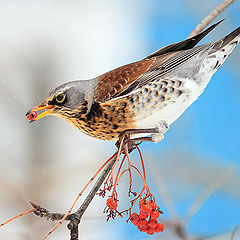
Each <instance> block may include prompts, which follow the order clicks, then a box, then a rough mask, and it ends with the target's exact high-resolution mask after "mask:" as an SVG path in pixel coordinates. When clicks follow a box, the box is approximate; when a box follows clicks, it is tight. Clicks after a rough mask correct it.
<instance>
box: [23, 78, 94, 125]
mask: <svg viewBox="0 0 240 240" xmlns="http://www.w3.org/2000/svg"><path fill="white" fill-rule="evenodd" d="M93 92H94V81H93V80H84V81H72V82H69V83H64V84H62V85H60V86H58V87H57V88H55V89H53V90H52V91H51V92H49V94H48V95H47V97H46V98H44V99H43V100H42V102H41V104H40V105H39V106H36V107H34V108H32V109H30V110H29V111H28V112H27V113H26V116H27V118H28V120H29V121H30V122H34V121H36V120H39V119H41V118H43V117H45V116H47V115H55V116H58V117H60V118H63V119H65V120H68V119H69V118H73V117H76V116H77V117H80V116H81V114H87V113H88V112H89V111H90V109H91V106H92V103H93V99H94V97H93ZM41 110H42V111H43V112H41V113H40V114H38V113H37V111H41Z"/></svg>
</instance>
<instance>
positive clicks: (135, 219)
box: [130, 213, 140, 226]
mask: <svg viewBox="0 0 240 240" xmlns="http://www.w3.org/2000/svg"><path fill="white" fill-rule="evenodd" d="M139 220H140V218H139V215H138V214H137V213H132V214H131V215H130V221H131V223H132V224H133V225H135V226H138V223H139Z"/></svg>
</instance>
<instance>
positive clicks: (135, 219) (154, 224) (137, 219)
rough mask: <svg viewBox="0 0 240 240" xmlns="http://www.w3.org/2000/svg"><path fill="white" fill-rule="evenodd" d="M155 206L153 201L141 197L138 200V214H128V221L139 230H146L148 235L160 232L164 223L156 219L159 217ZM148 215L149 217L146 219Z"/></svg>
mask: <svg viewBox="0 0 240 240" xmlns="http://www.w3.org/2000/svg"><path fill="white" fill-rule="evenodd" d="M157 208H158V206H157V204H156V203H155V202H152V201H147V200H144V199H141V200H139V209H140V214H139V215H138V214H137V213H132V214H131V215H130V221H131V222H132V224H134V225H135V226H137V227H138V229H139V230H140V231H141V232H146V233H147V234H149V235H152V234H154V233H156V232H161V231H163V229H164V225H163V224H162V223H159V222H158V221H157V218H158V217H159V210H158V209H157ZM148 217H149V219H148V220H147V218H148Z"/></svg>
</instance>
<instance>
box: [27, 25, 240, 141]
mask: <svg viewBox="0 0 240 240" xmlns="http://www.w3.org/2000/svg"><path fill="white" fill-rule="evenodd" d="M222 21H223V20H221V21H219V22H217V23H215V24H213V25H212V26H210V27H209V28H207V29H206V30H205V31H203V32H202V33H200V34H198V35H196V36H193V37H191V38H188V39H186V40H183V41H181V42H177V43H174V44H171V45H168V46H166V47H163V48H161V49H159V50H157V51H156V52H154V53H152V54H151V55H149V56H147V57H145V58H144V59H142V60H139V61H136V62H133V63H130V64H127V65H124V66H121V67H119V68H116V69H114V70H111V71H108V72H107V73H105V74H103V75H100V76H98V77H96V78H93V79H89V80H76V81H71V82H67V83H64V84H61V85H60V86H58V87H56V88H55V89H53V90H52V91H50V92H49V94H48V95H47V97H45V98H44V99H43V100H42V102H41V103H40V105H38V106H36V107H33V108H32V109H30V110H29V111H28V112H27V114H26V115H27V118H28V119H29V120H30V122H34V121H36V120H39V119H41V118H43V117H45V116H47V115H54V116H57V117H59V118H61V119H64V120H66V121H67V122H69V123H71V124H72V125H73V126H74V127H76V128H77V129H79V130H80V131H82V132H84V133H85V134H87V135H89V136H92V137H95V138H98V139H101V140H109V141H111V140H112V141H116V140H118V139H119V136H121V134H122V133H125V132H128V134H129V135H130V138H131V139H133V140H139V141H140V140H141V141H152V142H155V143H157V142H159V141H161V140H162V139H163V138H164V133H165V132H166V131H168V129H169V126H170V125H171V124H172V123H173V122H175V121H176V120H177V119H178V118H179V117H180V116H181V115H182V114H183V113H184V111H185V110H186V109H187V108H188V107H189V106H190V105H191V104H192V103H193V102H195V101H196V100H197V99H198V97H199V96H200V95H201V94H202V93H203V92H204V90H205V88H206V87H207V85H208V83H209V81H210V80H211V78H212V76H213V74H214V73H215V72H216V71H217V70H218V69H219V67H220V66H221V65H222V64H223V62H224V61H225V60H226V59H227V57H228V56H229V55H230V54H231V52H232V51H233V50H234V48H235V47H236V46H237V44H238V42H239V40H240V27H238V28H236V29H235V30H234V31H232V32H231V33H229V34H228V35H227V36H225V37H223V38H222V39H220V40H217V41H214V42H211V43H207V44H204V45H200V46H196V45H197V44H198V43H199V42H200V41H201V40H202V39H203V38H204V37H205V36H206V35H207V34H208V33H209V32H211V31H212V30H213V29H214V28H216V27H217V26H218V25H219V24H220V23H221V22H222ZM223 91H224V89H223ZM41 110H43V112H42V113H40V114H38V113H37V112H38V111H41Z"/></svg>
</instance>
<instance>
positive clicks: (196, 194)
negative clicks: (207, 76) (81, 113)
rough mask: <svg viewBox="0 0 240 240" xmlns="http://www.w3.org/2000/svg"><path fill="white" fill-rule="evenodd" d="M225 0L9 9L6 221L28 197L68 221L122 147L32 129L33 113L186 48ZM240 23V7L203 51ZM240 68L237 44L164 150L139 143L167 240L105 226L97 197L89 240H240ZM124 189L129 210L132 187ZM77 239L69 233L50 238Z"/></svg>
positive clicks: (0, 235) (1, 93)
mask: <svg viewBox="0 0 240 240" xmlns="http://www.w3.org/2000/svg"><path fill="white" fill-rule="evenodd" d="M220 2H221V1H218V0H211V1H208V0H202V1H199V0H169V1H165V0H133V1H126V0H121V1H108V0H102V1H97V0H95V1H94V0H92V1H76V0H55V1H54V0H52V1H37V0H36V1H33V0H32V1H30V0H28V1H27V0H25V1H24V0H22V1H14V0H8V1H1V2H0V112H1V117H0V159H1V160H0V223H1V222H3V221H5V220H6V219H8V218H9V217H12V216H14V215H15V214H17V213H19V212H21V211H25V210H27V209H29V208H30V206H29V204H28V200H30V199H31V200H32V201H34V202H36V203H39V204H40V205H42V206H44V207H47V208H48V209H49V210H51V211H53V212H66V211H67V209H68V208H69V206H70V205H71V204H72V202H73V199H74V197H75V196H76V195H77V193H78V192H79V191H80V190H81V189H82V187H83V186H84V184H85V183H86V182H87V181H88V179H89V178H90V177H91V176H92V174H93V173H94V172H95V171H96V169H97V168H98V167H99V166H100V165H101V163H103V161H104V160H106V159H107V157H108V156H110V155H111V153H113V151H115V150H114V143H113V142H103V141H99V140H95V139H93V138H91V137H88V136H86V135H84V134H83V133H81V132H78V131H76V130H75V129H74V128H73V127H72V126H71V125H69V124H68V123H66V122H64V121H62V120H60V119H57V118H53V117H47V118H44V119H42V120H40V121H38V122H35V123H33V124H31V125H29V124H28V122H27V120H26V118H25V116H24V114H25V112H26V111H27V110H29V109H30V108H31V107H33V106H35V105H36V104H38V103H39V102H40V100H41V98H42V97H44V96H45V95H46V94H47V92H48V91H49V90H51V89H52V88H55V87H56V86H57V85H59V84H61V83H63V82H67V81H70V80H75V79H89V78H93V77H95V76H97V75H100V74H102V73H104V72H106V71H108V70H111V69H113V68H116V67H119V66H121V65H124V64H126V63H130V62H133V61H136V60H139V59H141V58H143V57H145V56H146V55H148V54H150V53H152V52H154V51H155V50H157V49H158V48H160V47H163V46H165V45H167V44H171V43H173V42H177V41H181V40H183V39H185V38H186V37H187V36H188V34H189V33H190V32H191V31H192V29H193V28H194V27H195V26H196V25H197V24H198V23H199V22H200V21H201V20H202V19H203V18H204V17H205V16H206V15H207V14H208V13H209V12H210V11H211V10H212V9H214V8H215V7H216V6H217V5H218V4H219V3H220ZM239 13H240V3H239V1H236V2H235V3H234V4H233V5H232V6H230V8H229V9H227V10H226V11H225V12H224V13H222V14H221V15H220V16H219V17H218V19H217V20H219V19H222V18H225V19H226V20H225V21H224V22H223V23H222V24H221V25H220V26H219V27H218V28H217V29H216V30H214V31H213V32H212V33H211V34H210V35H209V36H208V37H206V39H204V40H203V43H205V42H208V41H213V40H217V39H219V38H221V37H223V36H224V35H226V34H227V33H229V32H230V31H232V30H233V29H234V28H236V27H238V26H239V23H240V14H239ZM217 20H216V21H217ZM239 60H240V47H239V46H238V48H237V49H235V51H234V52H233V54H232V55H231V56H230V57H229V59H227V61H226V63H224V65H223V66H222V67H221V68H220V69H219V70H218V72H217V73H216V74H215V75H214V77H213V78H212V81H211V82H210V84H209V86H208V87H207V90H206V92H205V93H204V94H203V95H202V96H201V97H200V99H199V100H198V101H197V102H196V103H194V104H193V105H192V106H191V107H190V108H189V109H188V110H187V111H186V112H185V113H184V114H183V116H181V118H180V119H179V120H178V121H177V122H175V123H174V124H173V125H172V126H171V127H170V130H169V132H167V133H166V135H165V139H164V141H163V142H161V143H159V144H153V143H148V144H147V143H144V144H142V145H141V149H142V150H143V154H144V158H145V161H146V167H147V175H148V183H149V185H150V188H151V190H152V192H153V194H154V195H155V197H156V200H157V203H158V205H159V206H161V207H162V209H163V211H164V213H165V214H164V215H163V217H162V219H161V220H162V221H163V222H165V223H167V226H168V227H167V229H166V230H165V231H164V233H160V234H156V235H154V236H148V235H146V234H145V233H141V232H139V231H138V230H137V229H136V227H135V226H133V225H132V224H131V223H128V224H127V223H125V220H124V219H121V218H117V219H115V220H114V221H112V220H111V221H110V222H106V221H105V217H104V216H105V215H104V214H103V213H102V211H103V209H104V207H105V199H101V198H100V197H96V198H95V199H94V201H93V202H92V204H91V206H90V207H89V209H88V210H87V212H86V214H85V217H84V220H83V221H82V223H81V225H80V234H81V239H87V240H90V239H98V240H99V239H105V240H107V239H180V238H181V237H182V239H212V240H213V239H216V240H219V239H240V233H239V231H238V229H237V228H236V226H237V225H238V224H240V174H239V173H240V141H239V134H240V127H239V122H240V108H239V104H240V70H239ZM134 158H135V155H134V154H133V157H132V160H133V161H134ZM135 184H138V183H137V182H135ZM122 187H123V188H124V189H125V191H124V189H123V190H121V193H123V194H122V195H121V196H120V200H121V201H122V206H123V207H125V208H126V207H127V206H128V201H129V199H128V196H127V178H125V179H124V180H123V182H122ZM54 225H55V223H52V222H48V221H45V220H43V219H40V218H38V217H35V216H34V215H29V216H24V217H22V218H20V219H18V220H16V221H15V222H12V223H11V224H9V225H7V226H5V227H4V228H1V229H0V239H1V240H2V239H14V240H15V239H16V240H18V239H19V240H20V239H40V238H41V237H42V236H43V235H44V234H45V233H47V232H48V230H50V229H51V228H52V227H53V226H54ZM68 234H69V232H68V230H67V229H66V227H65V226H61V228H60V229H58V230H57V231H56V232H55V233H54V234H53V235H51V236H50V237H49V239H69V236H68Z"/></svg>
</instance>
